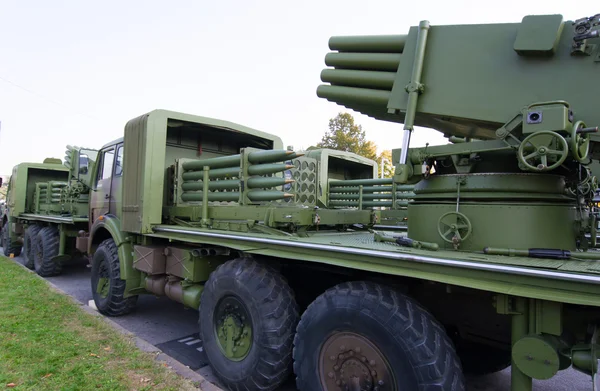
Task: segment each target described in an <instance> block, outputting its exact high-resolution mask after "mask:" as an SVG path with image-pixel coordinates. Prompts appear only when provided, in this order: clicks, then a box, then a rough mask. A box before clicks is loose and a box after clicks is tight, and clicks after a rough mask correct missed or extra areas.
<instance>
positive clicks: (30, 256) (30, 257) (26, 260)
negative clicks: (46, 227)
mask: <svg viewBox="0 0 600 391" xmlns="http://www.w3.org/2000/svg"><path fill="white" fill-rule="evenodd" d="M41 229H42V227H40V226H39V225H37V224H33V225H30V226H29V227H27V230H26V231H25V236H24V237H23V264H24V265H25V266H26V267H27V268H28V269H33V268H34V267H35V264H34V261H35V245H36V241H37V235H38V233H39V232H40V230H41Z"/></svg>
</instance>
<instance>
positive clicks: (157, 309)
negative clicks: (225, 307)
mask: <svg viewBox="0 0 600 391" xmlns="http://www.w3.org/2000/svg"><path fill="white" fill-rule="evenodd" d="M16 260H17V261H18V260H19V258H17V259H16ZM89 272H90V270H89V269H88V268H87V267H86V265H85V263H83V262H82V263H78V264H74V265H70V266H68V267H65V268H64V270H63V273H62V275H60V276H57V277H50V278H47V280H49V281H50V282H52V283H53V284H54V285H56V286H58V287H59V288H60V289H62V290H63V291H65V292H67V293H68V294H69V295H71V296H73V297H74V298H75V299H77V300H78V301H80V302H81V303H84V304H87V303H88V302H89V301H90V300H91V299H92V295H91V288H90V280H89ZM111 319H112V320H113V321H115V322H116V323H118V324H119V325H121V326H122V327H124V328H125V329H127V330H129V331H130V332H132V333H135V334H136V335H137V336H138V337H140V338H142V339H144V340H146V341H148V342H149V343H151V344H153V345H155V346H157V347H158V348H159V349H161V350H162V351H163V352H165V353H166V354H168V355H170V356H172V357H173V358H175V359H177V360H179V361H180V362H182V363H183V364H185V365H187V366H189V367H190V368H191V369H193V370H194V371H196V372H197V373H199V374H201V375H202V376H204V377H205V378H206V379H207V380H209V381H211V382H214V383H215V384H218V382H217V380H216V379H215V378H214V376H213V375H212V373H211V371H210V367H209V366H208V365H207V364H206V361H205V357H204V355H203V353H202V346H201V345H202V344H201V341H200V340H199V339H198V338H197V337H198V335H197V334H196V324H197V322H198V313H197V312H196V311H194V310H190V309H187V308H185V307H184V306H183V305H181V304H178V303H175V302H173V301H171V300H169V299H167V298H165V297H154V296H149V295H147V296H140V299H139V301H138V306H137V309H136V311H135V312H134V313H132V314H129V315H126V316H123V317H118V318H111ZM467 389H468V391H510V368H508V369H506V370H504V371H502V372H499V373H496V374H494V375H490V376H486V377H482V378H476V379H468V388H467ZM295 390H296V388H295V387H294V383H293V380H292V379H290V381H289V382H288V383H287V384H286V385H285V386H283V387H281V388H280V389H279V390H278V391H295ZM591 390H592V384H591V378H589V377H587V376H585V375H583V374H581V373H579V372H576V371H575V370H572V369H568V370H566V371H563V372H561V373H560V374H559V375H557V376H555V377H554V378H553V379H551V380H548V381H535V382H534V391H591Z"/></svg>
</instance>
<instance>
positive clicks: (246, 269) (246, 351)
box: [199, 258, 299, 391]
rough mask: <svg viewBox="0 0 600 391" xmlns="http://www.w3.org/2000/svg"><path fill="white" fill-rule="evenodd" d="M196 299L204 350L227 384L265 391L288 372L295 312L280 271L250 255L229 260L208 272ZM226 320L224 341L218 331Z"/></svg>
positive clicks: (297, 316)
mask: <svg viewBox="0 0 600 391" xmlns="http://www.w3.org/2000/svg"><path fill="white" fill-rule="evenodd" d="M200 303H201V304H200V320H199V323H200V338H201V339H202V341H203V346H204V351H205V352H206V356H207V358H208V361H209V363H210V366H211V368H212V370H213V372H214V373H215V375H216V376H217V377H218V378H219V379H220V380H221V382H222V383H223V384H224V385H225V386H226V387H227V388H228V389H230V390H245V391H254V390H264V391H269V390H274V389H276V388H277V387H278V386H279V385H281V384H282V383H283V382H284V381H285V380H286V379H287V378H288V377H289V375H290V374H291V372H292V343H293V339H294V331H295V328H296V325H297V323H298V319H299V313H298V305H297V304H296V300H295V298H294V294H293V292H292V290H291V289H290V287H289V285H288V284H287V282H286V281H285V280H284V278H283V277H282V276H281V275H280V274H279V273H278V272H276V271H275V270H273V269H272V268H271V267H269V266H267V265H264V264H261V263H258V262H257V261H255V260H253V259H251V258H239V259H234V260H232V261H228V262H226V263H224V264H222V265H220V266H219V267H218V268H217V269H216V270H215V271H214V272H213V273H211V275H210V278H209V279H208V281H207V283H206V284H205V286H204V291H203V292H202V297H201V300H200ZM228 322H231V323H228ZM228 324H232V326H233V327H232V329H231V330H232V331H228V332H231V333H232V334H231V335H232V337H231V339H229V341H228V342H226V341H224V340H223V338H226V339H227V338H228V337H225V336H224V334H221V333H222V332H223V330H225V327H226V325H228ZM227 327H228V326H227ZM227 330H229V329H227ZM227 330H226V331H227ZM234 345H235V346H236V347H232V346H234ZM229 349H231V350H229ZM235 349H237V351H236V350H235ZM228 350H229V353H227V351H228Z"/></svg>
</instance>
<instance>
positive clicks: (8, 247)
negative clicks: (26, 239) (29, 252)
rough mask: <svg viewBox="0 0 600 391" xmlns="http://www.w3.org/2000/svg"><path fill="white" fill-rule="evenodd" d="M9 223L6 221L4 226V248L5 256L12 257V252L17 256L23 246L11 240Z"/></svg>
mask: <svg viewBox="0 0 600 391" xmlns="http://www.w3.org/2000/svg"><path fill="white" fill-rule="evenodd" d="M9 225H10V223H6V224H4V227H3V228H2V246H3V247H2V248H3V250H4V255H5V256H7V257H10V254H13V255H14V256H15V257H18V256H19V255H21V246H20V245H19V244H17V243H12V242H11V241H10V231H9Z"/></svg>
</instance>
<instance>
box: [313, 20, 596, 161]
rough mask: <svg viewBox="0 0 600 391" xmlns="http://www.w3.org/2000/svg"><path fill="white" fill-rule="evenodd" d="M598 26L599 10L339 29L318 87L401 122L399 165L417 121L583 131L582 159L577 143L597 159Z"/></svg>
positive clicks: (470, 132)
mask: <svg viewBox="0 0 600 391" xmlns="http://www.w3.org/2000/svg"><path fill="white" fill-rule="evenodd" d="M599 31H600V16H599V15H595V16H592V17H585V18H582V19H579V20H576V21H564V20H563V17H562V16H561V15H529V16H526V17H524V18H523V19H522V21H521V22H520V23H499V24H473V25H442V26H437V25H431V24H430V23H429V22H428V21H422V22H421V23H420V24H419V25H418V26H413V27H411V28H410V29H409V31H408V33H407V34H403V35H382V36H334V37H332V38H330V40H329V48H330V49H331V52H330V53H328V54H327V55H326V56H325V64H326V65H327V66H328V68H327V69H324V70H323V71H322V73H321V80H322V81H323V82H324V84H322V85H320V86H319V87H318V89H317V95H318V96H319V97H321V98H324V99H327V100H328V101H331V102H335V103H337V104H339V105H342V106H345V107H347V108H349V109H352V110H355V111H358V112H361V113H363V114H365V115H368V116H370V117H373V118H376V119H379V120H385V121H391V122H398V123H403V124H404V129H405V132H404V133H405V136H404V139H403V142H402V150H403V151H402V155H401V156H400V159H399V161H400V163H401V164H404V163H405V162H406V159H407V158H408V156H407V155H408V151H407V149H408V148H407V147H408V142H409V141H410V133H411V131H412V130H413V127H414V126H415V125H417V126H423V127H429V128H433V129H436V130H438V131H440V132H443V133H444V134H445V135H446V137H453V139H455V140H456V139H459V140H460V139H464V138H466V139H469V140H472V139H476V140H496V139H504V138H505V136H506V135H504V136H503V135H499V134H498V133H497V131H498V130H499V129H500V128H503V127H504V129H505V130H506V131H507V132H508V133H510V132H511V131H512V129H511V126H512V125H514V124H515V122H522V130H521V125H519V126H520V129H519V131H518V132H519V133H520V134H523V135H527V134H529V133H534V132H537V131H541V130H547V131H555V132H563V133H562V135H563V136H564V137H567V138H576V140H567V141H569V143H571V144H573V145H570V149H571V155H574V157H575V158H576V160H583V159H582V156H581V153H580V154H577V153H576V149H577V146H576V145H575V143H579V144H580V146H581V144H583V146H581V148H580V149H581V151H580V152H587V150H589V152H590V153H591V155H592V157H593V158H597V157H598V156H600V146H598V147H596V143H597V142H598V141H600V134H598V133H597V126H598V125H600V110H598V109H597V106H598V103H597V98H596V94H597V92H598V91H600V77H599V76H600V38H599V34H600V33H599ZM515 118H517V120H518V121H516V120H515ZM578 120H581V122H579V123H577V121H578ZM511 121H512V122H511ZM575 123H577V127H576V128H575V129H574V130H573V128H574V125H575ZM571 130H573V132H574V133H573V134H572V135H571V134H570V132H571ZM520 134H519V135H517V136H516V137H517V138H518V139H519V140H520V141H522V140H523V138H524V137H520ZM588 140H590V141H591V145H589V144H590V143H589V142H588ZM514 146H515V148H518V145H514ZM550 160H552V158H551V159H550ZM538 163H539V164H542V162H538ZM539 164H532V166H534V167H536V166H537V165H539ZM550 165H551V163H549V162H547V163H546V164H545V166H546V168H547V167H548V166H550ZM534 170H535V169H534ZM530 171H531V170H530Z"/></svg>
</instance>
